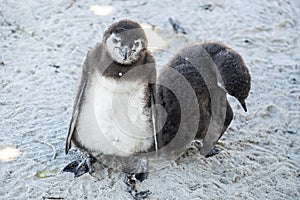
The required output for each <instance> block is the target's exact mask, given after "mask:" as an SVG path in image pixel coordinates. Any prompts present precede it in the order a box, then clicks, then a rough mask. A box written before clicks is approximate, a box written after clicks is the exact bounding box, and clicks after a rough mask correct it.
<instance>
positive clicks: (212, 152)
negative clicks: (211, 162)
mask: <svg viewBox="0 0 300 200" xmlns="http://www.w3.org/2000/svg"><path fill="white" fill-rule="evenodd" d="M218 153H220V150H219V149H217V148H216V147H213V148H212V150H211V151H210V152H209V153H208V154H207V155H206V156H205V158H208V157H211V156H214V155H217V154H218Z"/></svg>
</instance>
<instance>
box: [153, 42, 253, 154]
mask: <svg viewBox="0 0 300 200" xmlns="http://www.w3.org/2000/svg"><path fill="white" fill-rule="evenodd" d="M170 68H171V69H174V70H176V72H177V73H178V74H180V75H182V76H184V78H185V79H186V80H187V81H188V83H189V84H190V86H191V87H192V88H193V90H194V92H195V95H196V98H197V99H196V101H198V106H199V107H198V108H197V109H198V111H199V118H198V119H195V117H194V118H193V115H194V114H190V115H187V116H182V114H181V112H182V107H187V106H188V105H185V104H186V103H185V102H181V103H180V102H179V100H178V98H177V97H176V95H175V93H174V92H173V91H172V89H170V88H167V87H165V86H164V85H166V83H168V82H171V83H172V84H173V86H172V87H173V88H176V89H174V91H176V92H177V94H180V95H181V96H184V98H185V99H189V98H191V97H190V96H188V95H186V91H185V89H180V88H182V81H178V77H179V76H178V75H176V73H174V72H172V73H169V71H170V70H169V69H170ZM162 83H163V84H162ZM250 86H251V77H250V74H249V71H248V69H247V67H246V65H245V63H244V61H243V59H242V57H241V56H240V55H239V54H238V53H237V52H235V51H234V50H232V49H230V48H228V47H226V46H225V45H223V44H221V43H216V42H207V43H202V44H195V45H191V46H189V47H186V48H184V49H182V50H181V51H180V52H179V53H177V54H176V55H175V56H174V57H173V58H172V59H171V60H170V61H169V63H168V64H167V66H166V67H165V68H164V69H163V70H162V72H161V73H160V75H159V76H158V86H157V103H158V104H160V105H161V106H162V107H163V108H164V109H165V113H166V115H167V117H166V120H165V123H164V124H161V125H160V126H161V131H160V132H159V136H158V141H159V148H160V149H162V148H164V147H165V146H168V145H170V143H172V140H174V138H175V136H177V135H178V130H179V126H181V124H182V122H184V121H185V120H190V119H192V120H195V123H196V122H197V123H198V124H197V125H198V128H197V131H196V132H192V131H191V130H190V129H189V127H187V128H186V129H185V130H187V131H185V132H180V133H179V134H182V135H184V134H188V135H191V136H190V137H193V138H194V139H201V140H203V146H202V147H201V149H200V152H201V154H202V155H205V156H206V157H208V156H212V155H214V154H216V153H218V152H217V150H216V149H215V148H214V145H215V144H216V142H217V141H218V140H219V139H220V137H221V136H222V135H223V133H224V132H225V131H226V129H227V128H228V126H229V124H230V122H231V121H232V118H233V112H232V109H231V106H230V105H229V103H228V101H227V98H226V93H229V94H230V95H232V96H234V97H236V98H237V99H238V100H239V102H240V103H241V105H242V107H243V108H244V110H245V111H246V110H247V108H246V104H245V99H246V98H247V96H248V94H249V91H250ZM181 98H182V97H181ZM182 104H183V105H182ZM190 125H191V123H190ZM190 125H189V126H190ZM197 125H195V126H197ZM179 138H180V137H179ZM182 138H184V137H182ZM179 142H180V140H179ZM185 142H189V141H188V140H187V141H185ZM177 143H178V142H177ZM175 144H176V142H175ZM185 145H188V144H187V143H186V144H185ZM172 148H176V147H172ZM172 148H171V149H172Z"/></svg>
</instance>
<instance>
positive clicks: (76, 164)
mask: <svg viewBox="0 0 300 200" xmlns="http://www.w3.org/2000/svg"><path fill="white" fill-rule="evenodd" d="M63 172H71V173H74V175H75V177H79V176H81V175H83V174H85V173H87V172H89V173H90V174H91V173H92V172H93V168H92V162H91V158H90V157H89V156H87V158H85V159H83V160H75V161H73V162H71V163H69V164H68V165H67V166H66V167H65V168H64V169H63Z"/></svg>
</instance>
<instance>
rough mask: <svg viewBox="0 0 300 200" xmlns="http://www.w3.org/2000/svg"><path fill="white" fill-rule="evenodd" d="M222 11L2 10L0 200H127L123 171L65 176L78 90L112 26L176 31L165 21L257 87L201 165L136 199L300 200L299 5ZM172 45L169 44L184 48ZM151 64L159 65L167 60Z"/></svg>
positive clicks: (177, 168)
mask: <svg viewBox="0 0 300 200" xmlns="http://www.w3.org/2000/svg"><path fill="white" fill-rule="evenodd" d="M222 2H223V3H221V2H219V1H212V0H209V1H193V0H187V1H173V0H164V1H163V0H161V1H154V0H153V1H145V0H140V1H135V2H132V1H118V0H108V1H104V0H103V1H96V0H91V1H83V0H77V1H76V0H74V1H70V0H65V1H63V0H61V1H49V0H39V1H34V0H28V1H17V0H0V88H1V93H0V199H51V198H62V199H130V198H131V196H130V195H129V194H128V193H126V192H125V189H126V187H125V184H124V183H123V181H122V179H123V174H121V173H119V172H115V171H110V170H108V169H104V170H102V171H98V172H96V173H95V174H94V175H93V176H90V175H88V174H87V175H84V176H82V177H79V178H74V177H73V175H72V174H69V173H62V172H61V169H62V168H63V167H64V166H65V165H66V164H67V163H68V162H70V161H72V160H73V159H75V158H76V157H77V156H78V152H76V151H74V152H72V153H71V155H68V156H66V155H65V154H64V144H65V139H66V134H67V127H68V123H69V120H70V117H71V108H72V104H73V97H74V91H75V89H76V85H77V82H78V79H79V76H80V73H81V64H82V62H83V60H84V58H85V55H86V53H87V51H88V49H89V48H90V47H92V46H93V45H94V44H95V43H96V42H98V41H100V40H101V38H102V34H103V32H104V31H105V29H106V28H107V27H108V26H109V25H110V24H111V23H112V22H114V21H116V20H119V19H123V18H129V19H132V20H136V21H138V22H140V23H147V24H150V25H153V26H155V27H159V28H161V29H163V30H164V31H166V32H169V33H173V32H172V31H173V30H172V27H171V25H170V23H169V21H168V19H169V17H172V18H174V19H178V20H179V21H180V22H181V24H182V26H183V27H184V28H185V30H186V32H187V37H188V38H189V39H191V40H194V41H204V40H217V41H222V42H224V43H226V44H228V45H229V46H230V47H232V48H233V49H235V50H237V51H238V52H240V54H241V55H242V56H243V58H244V60H245V62H246V64H247V65H248V66H249V69H250V72H251V74H252V78H253V81H252V89H251V93H250V96H249V98H248V100H247V103H248V113H245V112H243V110H242V109H241V107H240V106H239V105H238V103H237V101H236V100H235V99H233V98H230V102H231V104H232V107H233V109H234V113H235V117H234V120H233V122H232V124H231V126H230V128H229V129H228V130H227V132H226V134H225V135H224V137H223V138H222V139H221V142H220V145H219V146H220V148H221V149H222V152H221V153H220V154H219V155H217V156H215V157H212V158H208V159H205V158H204V157H203V156H201V155H200V154H199V153H198V152H196V151H194V150H190V151H188V152H187V153H186V155H185V156H183V157H181V158H180V159H179V160H177V161H176V162H174V163H172V164H171V165H170V166H168V167H166V168H165V169H163V170H159V171H156V172H153V173H151V174H150V175H149V177H148V179H147V180H146V181H145V182H143V183H142V184H141V185H139V189H149V190H150V191H151V192H152V194H151V195H150V197H149V198H150V199H300V132H299V130H300V54H299V52H300V22H299V19H300V16H299V15H300V3H299V1H297V0H287V1H279V0H277V1H260V0H254V1H247V3H245V1H243V0H234V1H232V0H225V1H222ZM280 2H281V3H280ZM99 6H102V7H99ZM105 6H106V7H105ZM170 35H171V37H170V36H168V39H169V40H170V41H171V45H172V44H173V45H174V44H175V46H176V47H179V46H180V45H177V43H178V44H184V43H186V41H185V40H184V39H182V38H179V39H178V38H177V36H176V34H175V33H173V34H170ZM173 39H175V40H174V41H177V42H176V43H174V41H173V42H172V40H173ZM181 42H182V43H181ZM154 55H155V56H156V57H157V58H158V63H159V65H162V64H163V63H166V62H167V60H168V59H169V57H168V56H167V55H165V54H158V53H156V54H154ZM8 153H10V154H8ZM7 156H8V157H7Z"/></svg>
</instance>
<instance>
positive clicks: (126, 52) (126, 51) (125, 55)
mask: <svg viewBox="0 0 300 200" xmlns="http://www.w3.org/2000/svg"><path fill="white" fill-rule="evenodd" d="M122 54H123V60H124V61H125V60H127V59H128V57H129V56H130V55H131V50H130V49H129V48H128V47H127V46H126V47H124V48H123V50H122Z"/></svg>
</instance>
